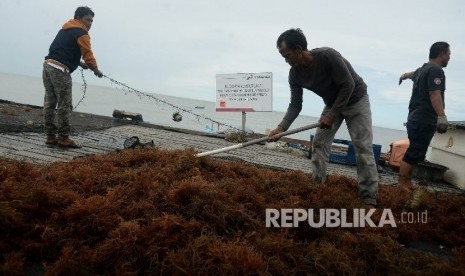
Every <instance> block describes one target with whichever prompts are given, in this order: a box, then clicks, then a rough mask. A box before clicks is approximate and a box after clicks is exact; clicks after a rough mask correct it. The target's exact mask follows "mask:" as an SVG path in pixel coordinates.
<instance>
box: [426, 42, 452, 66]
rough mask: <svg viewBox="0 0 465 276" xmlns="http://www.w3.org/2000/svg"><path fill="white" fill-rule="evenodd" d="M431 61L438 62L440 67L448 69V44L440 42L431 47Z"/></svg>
mask: <svg viewBox="0 0 465 276" xmlns="http://www.w3.org/2000/svg"><path fill="white" fill-rule="evenodd" d="M429 59H430V60H436V61H437V62H438V63H439V65H441V66H442V67H446V66H447V64H448V63H449V59H450V48H449V44H448V43H447V42H443V41H439V42H436V43H434V44H433V45H431V48H430V49H429Z"/></svg>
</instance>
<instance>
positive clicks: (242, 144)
mask: <svg viewBox="0 0 465 276" xmlns="http://www.w3.org/2000/svg"><path fill="white" fill-rule="evenodd" d="M319 126H320V123H316V124H311V125H307V126H303V127H299V128H296V129H292V130H288V131H285V132H281V133H279V134H276V135H274V136H273V137H271V139H279V138H281V137H283V136H287V135H291V134H294V133H297V132H302V131H305V130H308V129H312V128H316V127H319ZM269 139H270V137H268V136H265V137H262V138H258V139H254V140H251V141H248V142H244V143H241V144H236V145H233V146H229V147H225V148H221V149H216V150H211V151H206V152H201V153H198V154H196V155H195V156H196V157H202V156H207V155H212V154H216V153H220V152H225V151H229V150H233V149H239V148H244V147H248V146H251V145H254V144H258V143H261V142H266V141H268V140H269Z"/></svg>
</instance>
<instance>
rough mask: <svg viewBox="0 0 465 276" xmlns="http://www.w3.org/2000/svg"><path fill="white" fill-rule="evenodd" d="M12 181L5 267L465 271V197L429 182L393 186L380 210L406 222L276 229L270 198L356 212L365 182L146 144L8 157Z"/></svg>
mask: <svg viewBox="0 0 465 276" xmlns="http://www.w3.org/2000/svg"><path fill="white" fill-rule="evenodd" d="M303 162H304V161H303ZM0 183H1V184H0V225H1V227H0V252H2V254H1V255H0V274H13V275H14V274H18V275H21V274H27V273H28V272H30V271H31V270H36V273H37V272H39V273H40V272H41V273H44V274H47V275H58V274H60V275H61V274H65V273H68V274H70V275H88V274H92V275H100V274H106V275H114V274H115V275H116V274H120V275H121V274H140V275H145V274H205V275H206V274H223V273H224V274H235V275H241V274H250V273H254V274H299V273H302V274H304V273H313V274H345V275H376V274H384V275H385V274H394V273H396V274H416V273H428V274H445V273H450V274H455V275H457V274H464V273H465V235H464V234H463V233H465V217H464V212H463V211H464V207H463V206H465V199H464V198H463V197H460V196H457V195H452V194H441V195H435V194H433V193H430V192H427V191H423V194H422V195H421V196H417V198H418V199H417V202H415V204H414V206H413V207H414V208H413V209H412V208H410V209H407V207H408V206H406V203H407V202H408V201H409V199H411V195H406V194H403V193H401V192H399V191H398V190H397V189H396V188H395V187H385V186H381V187H380V188H379V206H378V210H377V211H376V213H375V215H374V216H373V220H374V221H375V222H378V221H379V219H380V216H381V212H382V210H384V209H390V210H391V211H392V214H393V215H394V217H395V220H396V222H398V223H397V225H396V227H392V226H386V225H385V226H383V227H365V228H342V227H336V228H329V227H321V228H318V227H311V226H310V225H309V224H308V223H305V222H302V223H300V224H299V226H298V227H293V228H276V227H270V228H267V227H266V225H265V220H266V212H265V210H266V209H267V208H275V209H278V210H280V209H283V208H302V209H307V210H308V209H312V210H315V212H317V211H318V210H321V209H323V208H333V209H336V210H342V209H345V210H347V215H348V220H355V219H356V216H355V215H354V214H353V213H352V210H354V209H357V208H360V207H361V206H362V203H361V202H360V201H359V200H358V197H357V183H356V180H354V179H350V178H347V177H344V176H338V175H332V176H329V177H328V179H327V181H326V183H325V184H323V185H316V184H314V183H313V182H312V179H311V176H310V175H308V174H305V173H302V172H297V171H284V172H282V171H273V170H270V169H263V168H256V167H253V166H250V165H246V164H243V163H233V162H225V161H221V160H218V159H212V158H196V157H194V154H193V152H192V151H161V150H159V149H145V150H142V149H140V150H128V151H122V152H117V153H110V154H105V155H100V156H94V157H90V158H82V159H79V160H75V161H72V162H68V163H54V164H48V165H33V164H29V163H24V162H15V161H9V160H0ZM410 207H412V206H410ZM408 212H410V213H408ZM403 214H413V215H414V216H424V214H426V216H425V217H422V219H424V218H426V219H427V222H425V221H422V222H416V223H401V220H402V219H404V218H403V217H402V216H403ZM405 219H410V217H406V218H405ZM412 241H421V242H423V243H431V244H439V245H441V246H443V247H442V248H443V249H441V250H444V254H441V253H439V254H438V253H437V252H429V251H424V250H419V249H416V248H408V245H409V244H412V243H411V242H412ZM37 270H39V271H37Z"/></svg>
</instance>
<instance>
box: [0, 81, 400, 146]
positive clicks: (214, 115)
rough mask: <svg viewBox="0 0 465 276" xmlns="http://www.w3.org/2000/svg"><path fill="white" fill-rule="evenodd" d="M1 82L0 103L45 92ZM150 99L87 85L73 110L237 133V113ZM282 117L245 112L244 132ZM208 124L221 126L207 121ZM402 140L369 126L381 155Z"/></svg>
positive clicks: (31, 100)
mask: <svg viewBox="0 0 465 276" xmlns="http://www.w3.org/2000/svg"><path fill="white" fill-rule="evenodd" d="M0 80H1V81H0V83H1V85H0V99H3V100H8V101H13V102H17V103H23V104H31V105H37V106H42V105H43V98H44V87H43V84H42V79H41V78H38V77H29V76H22V75H15V74H8V73H0ZM150 95H151V97H139V96H138V95H136V94H134V93H130V92H127V91H126V92H125V91H123V90H121V89H119V88H118V87H117V86H115V87H103V86H94V85H88V86H87V88H86V93H85V97H84V99H83V101H82V102H81V103H80V104H79V105H78V106H77V108H76V109H75V111H79V112H86V113H92V114H96V115H104V116H112V114H113V110H115V109H118V110H124V111H128V112H135V113H140V114H142V117H143V119H144V121H145V122H148V123H153V124H157V125H163V126H169V127H176V128H182V129H189V130H197V131H206V132H215V131H224V130H226V129H228V128H229V127H234V128H238V129H241V128H242V113H241V112H216V111H215V103H214V102H209V101H203V100H196V99H189V98H180V97H172V96H167V95H161V94H150ZM82 96H83V91H82V90H81V84H79V83H75V84H74V85H73V104H74V105H75V104H77V103H78V102H79V100H81V98H82ZM167 103H168V104H167ZM304 108H305V107H304ZM175 112H179V113H180V114H181V115H182V120H181V121H180V122H175V121H173V120H172V118H173V113H175ZM283 116H284V112H279V111H273V112H249V113H246V123H245V127H246V130H252V131H253V132H255V133H265V132H266V131H267V129H268V130H269V129H274V128H275V127H276V126H277V124H278V123H279V122H280V121H281V119H282V118H283ZM212 120H214V121H216V122H219V123H220V124H218V123H215V122H212ZM317 121H318V118H317V117H312V116H306V115H300V116H299V117H298V118H297V119H296V120H295V121H294V123H293V124H292V126H291V129H293V128H297V127H301V126H305V125H309V124H314V123H316V122H317ZM223 124H224V125H223ZM312 134H315V129H312V130H307V131H303V132H300V133H296V134H293V135H290V136H289V137H291V138H295V139H300V140H307V141H308V140H309V139H310V135H312ZM335 138H338V139H344V140H350V135H349V133H348V131H347V127H346V126H345V124H344V123H343V124H342V126H341V128H340V129H339V131H338V132H337V133H336V137H335ZM406 138H407V133H406V131H404V130H397V129H389V128H384V127H378V126H374V127H373V143H374V144H378V145H381V146H382V148H381V151H382V152H388V151H389V148H390V146H389V145H390V144H391V143H392V142H393V141H397V140H402V139H406Z"/></svg>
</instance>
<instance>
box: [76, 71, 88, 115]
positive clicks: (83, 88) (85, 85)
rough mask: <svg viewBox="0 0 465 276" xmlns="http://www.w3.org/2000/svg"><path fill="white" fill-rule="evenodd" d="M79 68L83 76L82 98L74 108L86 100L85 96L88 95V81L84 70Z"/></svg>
mask: <svg viewBox="0 0 465 276" xmlns="http://www.w3.org/2000/svg"><path fill="white" fill-rule="evenodd" d="M79 70H80V71H81V77H82V85H81V91H82V98H81V99H80V100H79V101H78V103H77V104H76V105H75V106H74V108H73V110H75V109H76V108H77V107H78V106H79V105H80V104H81V103H82V101H84V98H85V97H86V91H87V82H86V79H85V78H84V70H83V69H82V68H79Z"/></svg>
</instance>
